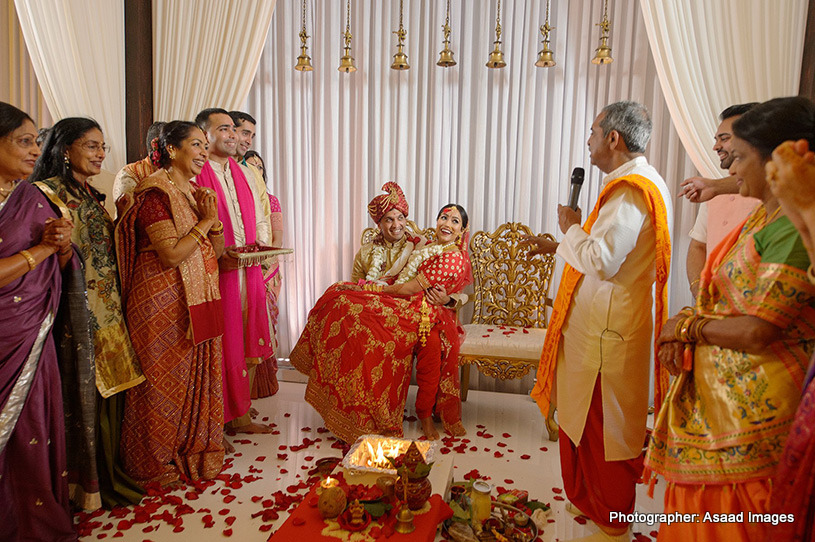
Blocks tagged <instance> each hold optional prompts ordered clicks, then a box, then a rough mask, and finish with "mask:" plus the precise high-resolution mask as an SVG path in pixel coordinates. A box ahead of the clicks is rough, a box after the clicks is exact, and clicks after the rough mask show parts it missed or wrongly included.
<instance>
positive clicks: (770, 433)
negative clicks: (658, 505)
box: [645, 206, 815, 538]
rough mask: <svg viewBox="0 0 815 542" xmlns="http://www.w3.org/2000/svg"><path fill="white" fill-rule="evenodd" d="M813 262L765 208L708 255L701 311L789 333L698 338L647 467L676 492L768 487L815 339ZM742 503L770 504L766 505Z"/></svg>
mask: <svg viewBox="0 0 815 542" xmlns="http://www.w3.org/2000/svg"><path fill="white" fill-rule="evenodd" d="M808 265H809V260H808V258H807V256H806V251H805V250H804V247H803V245H802V243H801V241H800V237H799V236H798V233H797V231H796V230H795V228H794V227H793V226H792V224H791V223H790V221H789V219H787V218H786V217H781V218H779V219H778V220H776V221H775V222H772V223H770V224H767V214H766V211H765V210H764V207H763V206H760V207H759V208H758V209H757V210H756V211H755V212H754V213H753V214H752V215H751V216H750V218H748V220H747V222H746V223H745V225H744V227H743V228H742V229H741V230H740V231H739V230H738V229H737V230H734V231H733V232H732V233H731V234H730V235H729V236H728V237H727V238H725V240H724V241H722V243H721V244H720V245H719V246H718V247H717V248H716V249H715V250H714V252H713V253H712V254H711V256H710V258H709V259H708V262H707V263H706V265H705V269H704V271H703V272H702V278H701V285H700V294H699V296H698V299H697V304H696V308H695V312H696V313H697V314H699V315H701V316H704V317H706V318H715V319H721V318H727V317H735V316H740V315H752V316H756V317H758V318H761V319H763V320H766V321H768V322H770V323H772V324H774V325H776V326H778V327H779V328H781V329H782V330H783V337H782V338H781V339H780V340H777V341H775V342H774V343H772V344H770V345H769V346H768V347H767V348H766V349H765V350H764V351H762V352H758V353H748V352H745V351H741V350H733V349H729V348H724V347H721V346H717V345H708V344H697V345H696V347H695V350H694V356H693V368H692V370H690V371H686V372H683V373H682V374H681V375H680V376H679V377H677V379H676V380H675V381H674V382H673V384H672V386H671V388H670V391H669V393H668V396H667V398H666V400H665V402H664V403H663V404H662V408H661V409H660V411H659V414H658V416H657V419H656V423H655V428H654V432H653V439H652V441H651V443H650V446H649V450H648V454H647V456H646V459H645V464H646V468H647V469H650V470H652V471H654V472H656V473H659V474H662V475H663V476H664V477H665V478H666V480H668V481H669V482H671V484H669V488H668V493H669V497H670V495H671V494H672V491H674V485H673V484H674V483H675V484H680V485H683V486H686V488H685V489H680V490H678V492H677V493H676V495H677V496H678V495H680V493H681V492H682V491H684V492H688V491H690V490H689V489H688V486H696V487H700V488H701V491H702V493H704V492H705V488H706V487H707V488H708V489H709V493H713V492H714V491H721V490H722V489H727V485H728V484H736V485H742V484H743V485H744V487H745V488H749V487H751V484H754V485H753V486H752V487H754V488H755V490H756V491H758V492H760V491H759V490H762V491H763V489H762V488H763V487H766V489H769V479H770V478H771V477H772V476H773V474H774V472H775V469H776V465H777V464H778V461H779V458H780V456H781V451H782V449H783V447H784V442H785V440H786V438H787V435H788V433H789V431H790V426H791V423H792V420H793V416H794V414H795V410H796V408H797V405H798V401H799V399H800V394H801V386H802V384H803V381H804V371H805V369H806V366H807V362H808V359H809V355H810V353H811V351H812V347H813V339H815V310H813V299H815V287H813V286H812V285H811V284H810V283H809V282H808V281H807V278H806V271H805V270H806V268H807V266H808ZM733 487H734V488H736V487H737V486H733ZM756 491H754V492H753V493H754V494H757V493H756ZM729 498H730V497H726V496H725V495H724V494H722V499H729ZM674 500H676V499H674ZM666 502H668V501H667V500H666ZM678 502H680V503H681V502H682V499H679V501H678ZM756 502H758V500H756ZM762 502H764V500H762ZM679 506H682V504H680V505H679ZM722 506H725V504H724V502H722ZM742 506H745V508H744V509H745V510H752V511H754V512H766V505H765V504H752V505H750V504H748V503H746V502H745V503H742ZM667 511H668V510H667V509H666V512H667ZM678 511H680V512H684V511H685V510H683V509H682V508H679V509H678ZM694 511H696V510H694ZM709 511H710V512H719V510H715V509H712V508H711V509H710V510H709ZM722 511H724V510H722ZM674 527H675V526H673V525H671V526H665V525H663V526H662V528H661V530H660V535H661V538H662V535H663V532H662V529H666V533H667V530H669V529H670V528H674ZM700 528H702V527H700ZM744 528H745V529H747V530H748V531H749V529H751V528H752V526H751V525H746V524H745V526H744ZM676 534H678V532H677V533H676ZM754 534H755V533H752V534H748V535H747V536H754ZM700 536H701V535H700ZM714 536H716V535H715V534H714ZM666 538H668V537H667V534H666Z"/></svg>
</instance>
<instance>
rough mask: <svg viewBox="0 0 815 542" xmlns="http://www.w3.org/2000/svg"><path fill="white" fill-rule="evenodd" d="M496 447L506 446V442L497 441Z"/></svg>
mask: <svg viewBox="0 0 815 542" xmlns="http://www.w3.org/2000/svg"><path fill="white" fill-rule="evenodd" d="M498 447H499V448H506V447H507V444H506V442H499V443H498Z"/></svg>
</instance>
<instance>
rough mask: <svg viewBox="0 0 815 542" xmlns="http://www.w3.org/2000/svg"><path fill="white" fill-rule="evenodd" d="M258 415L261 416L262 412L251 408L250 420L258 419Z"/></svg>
mask: <svg viewBox="0 0 815 542" xmlns="http://www.w3.org/2000/svg"><path fill="white" fill-rule="evenodd" d="M258 414H260V412H258V409H256V408H255V407H250V408H249V417H250V418H257V417H258Z"/></svg>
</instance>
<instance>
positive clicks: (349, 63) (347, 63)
mask: <svg viewBox="0 0 815 542" xmlns="http://www.w3.org/2000/svg"><path fill="white" fill-rule="evenodd" d="M337 70H339V71H341V72H345V73H354V72H355V71H357V67H356V66H354V57H352V56H351V55H350V54H349V51H348V49H346V50H345V54H344V55H342V56H341V57H340V67H339V68H337Z"/></svg>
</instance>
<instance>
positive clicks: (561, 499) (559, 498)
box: [555, 495, 566, 501]
mask: <svg viewBox="0 0 815 542" xmlns="http://www.w3.org/2000/svg"><path fill="white" fill-rule="evenodd" d="M555 500H556V501H565V500H566V499H564V498H563V497H561V496H560V495H555Z"/></svg>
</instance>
